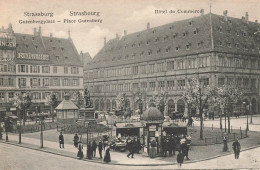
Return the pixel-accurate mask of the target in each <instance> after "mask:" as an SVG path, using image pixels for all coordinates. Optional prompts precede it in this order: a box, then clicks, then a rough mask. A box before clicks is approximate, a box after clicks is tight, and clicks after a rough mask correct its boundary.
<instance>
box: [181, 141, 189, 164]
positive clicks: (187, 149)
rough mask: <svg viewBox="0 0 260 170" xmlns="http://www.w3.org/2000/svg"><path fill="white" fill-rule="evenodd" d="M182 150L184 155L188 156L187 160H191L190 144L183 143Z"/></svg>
mask: <svg viewBox="0 0 260 170" xmlns="http://www.w3.org/2000/svg"><path fill="white" fill-rule="evenodd" d="M181 151H182V154H183V156H184V157H185V156H186V158H187V160H190V158H189V146H188V145H187V143H186V142H184V143H182V144H181Z"/></svg>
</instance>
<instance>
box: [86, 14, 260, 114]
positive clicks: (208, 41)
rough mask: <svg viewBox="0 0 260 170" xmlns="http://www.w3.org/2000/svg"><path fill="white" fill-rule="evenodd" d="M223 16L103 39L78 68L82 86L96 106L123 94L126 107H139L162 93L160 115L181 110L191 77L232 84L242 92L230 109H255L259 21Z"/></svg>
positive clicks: (109, 106)
mask: <svg viewBox="0 0 260 170" xmlns="http://www.w3.org/2000/svg"><path fill="white" fill-rule="evenodd" d="M223 14H224V15H216V14H212V13H209V14H205V15H204V12H203V10H202V11H201V16H197V17H194V18H190V19H186V20H182V21H177V22H173V23H170V24H166V25H162V26H158V27H154V28H150V24H149V23H148V24H147V29H146V30H144V31H141V32H136V33H132V34H129V35H128V34H127V31H124V36H122V37H121V38H119V36H118V35H117V36H116V37H115V39H111V40H109V41H108V42H106V39H104V47H103V48H102V49H101V50H100V51H99V52H98V54H97V55H96V56H95V57H94V58H93V59H92V61H90V62H89V63H88V64H87V67H86V68H84V69H85V70H84V86H85V87H87V88H88V89H89V90H90V92H91V96H92V100H93V104H94V108H95V109H96V110H108V111H110V110H114V109H116V107H117V106H116V105H117V103H116V96H117V95H118V94H119V93H126V96H127V99H128V104H129V106H130V107H131V108H132V109H134V110H136V109H140V110H144V109H145V108H146V107H147V103H149V101H151V100H153V98H154V96H156V95H158V94H159V95H161V96H163V107H164V114H165V115H167V114H168V113H170V112H172V111H180V112H185V113H187V104H186V103H185V102H184V101H183V100H182V94H183V91H184V89H185V86H186V85H187V82H188V80H189V79H192V78H193V77H197V78H199V80H200V81H201V82H202V83H204V84H205V85H210V86H222V85H224V84H232V83H235V85H236V86H237V87H238V88H240V89H241V90H243V91H244V92H245V95H244V96H243V100H242V101H239V102H238V103H237V107H235V110H234V112H241V113H242V112H244V111H243V108H242V102H243V101H245V102H246V105H248V106H249V107H250V109H251V111H252V113H253V114H256V113H258V110H259V88H260V58H259V57H260V54H259V53H260V51H259V47H260V24H259V23H258V22H257V21H255V22H251V21H249V17H248V13H246V15H245V16H243V17H242V19H238V18H233V17H229V16H228V15H227V11H224V13H223Z"/></svg>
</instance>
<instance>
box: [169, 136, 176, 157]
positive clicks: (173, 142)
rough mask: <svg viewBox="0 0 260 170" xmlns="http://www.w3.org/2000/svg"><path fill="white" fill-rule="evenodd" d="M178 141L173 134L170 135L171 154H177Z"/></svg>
mask: <svg viewBox="0 0 260 170" xmlns="http://www.w3.org/2000/svg"><path fill="white" fill-rule="evenodd" d="M175 150H176V143H175V139H174V137H173V136H171V137H170V140H169V156H172V155H175Z"/></svg>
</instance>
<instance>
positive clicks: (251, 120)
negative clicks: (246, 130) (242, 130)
mask: <svg viewBox="0 0 260 170" xmlns="http://www.w3.org/2000/svg"><path fill="white" fill-rule="evenodd" d="M249 110H250V114H251V116H250V124H253V118H252V117H253V112H252V104H251V103H250V105H249Z"/></svg>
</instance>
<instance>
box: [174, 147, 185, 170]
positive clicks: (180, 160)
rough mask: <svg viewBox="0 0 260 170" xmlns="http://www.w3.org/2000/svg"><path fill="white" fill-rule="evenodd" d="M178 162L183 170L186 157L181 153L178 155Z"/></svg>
mask: <svg viewBox="0 0 260 170" xmlns="http://www.w3.org/2000/svg"><path fill="white" fill-rule="evenodd" d="M176 159H177V162H178V168H181V165H182V164H183V160H184V155H183V154H182V152H181V151H180V152H179V153H178V155H177V158H176Z"/></svg>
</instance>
